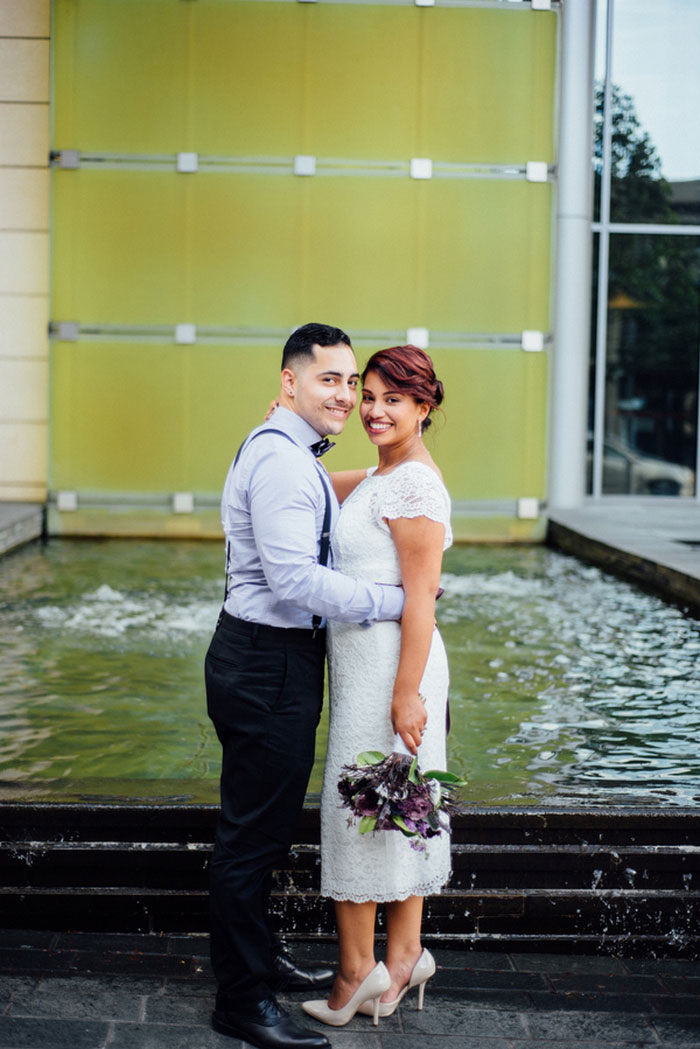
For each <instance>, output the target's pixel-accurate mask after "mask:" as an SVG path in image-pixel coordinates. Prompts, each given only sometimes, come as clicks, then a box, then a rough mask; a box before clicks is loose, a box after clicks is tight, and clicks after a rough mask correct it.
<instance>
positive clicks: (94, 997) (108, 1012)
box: [8, 980, 142, 1022]
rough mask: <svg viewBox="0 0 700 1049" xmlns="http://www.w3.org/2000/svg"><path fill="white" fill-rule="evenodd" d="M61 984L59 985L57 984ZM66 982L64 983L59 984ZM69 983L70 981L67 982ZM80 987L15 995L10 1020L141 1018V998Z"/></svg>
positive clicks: (50, 988) (123, 993)
mask: <svg viewBox="0 0 700 1049" xmlns="http://www.w3.org/2000/svg"><path fill="white" fill-rule="evenodd" d="M56 982H59V981H56ZM60 982H63V981H60ZM68 983H70V981H68ZM80 983H81V986H79V987H70V986H68V987H66V986H63V987H57V986H55V985H53V986H51V985H48V986H47V985H44V986H40V987H39V988H37V989H35V990H31V991H27V992H24V993H22V992H20V993H18V994H16V995H15V996H14V997H13V999H12V1002H11V1004H10V1007H9V1010H8V1015H10V1016H34V1017H40V1016H43V1017H47V1018H50V1019H61V1020H67V1019H74V1020H131V1021H134V1022H135V1021H137V1020H139V1019H140V1015H141V1003H142V997H141V995H139V994H135V993H134V992H131V993H129V992H125V991H122V990H121V989H120V990H114V991H109V990H105V989H104V988H98V987H95V986H94V984H87V985H86V981H84V980H82V981H80Z"/></svg>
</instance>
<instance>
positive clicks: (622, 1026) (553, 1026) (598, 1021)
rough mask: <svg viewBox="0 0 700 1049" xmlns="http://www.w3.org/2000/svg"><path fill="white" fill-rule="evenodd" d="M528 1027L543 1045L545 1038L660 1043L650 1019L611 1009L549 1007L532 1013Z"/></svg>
mask: <svg viewBox="0 0 700 1049" xmlns="http://www.w3.org/2000/svg"><path fill="white" fill-rule="evenodd" d="M526 1023H527V1027H528V1030H529V1033H530V1037H531V1038H532V1039H533V1040H534V1041H536V1042H537V1049H541V1043H542V1041H543V1040H546V1039H549V1040H550V1041H563V1042H565V1041H566V1040H567V1039H568V1040H569V1041H571V1042H573V1043H574V1044H578V1043H579V1042H583V1043H584V1045H585V1044H586V1042H591V1043H594V1044H597V1045H605V1046H606V1049H607V1046H608V1043H610V1042H622V1043H623V1044H624V1043H629V1042H632V1043H635V1044H636V1043H639V1044H640V1045H647V1044H652V1045H655V1044H658V1043H657V1039H656V1035H655V1033H654V1030H653V1028H652V1026H651V1022H650V1021H649V1020H647V1019H646V1018H644V1017H639V1016H626V1015H623V1016H621V1015H618V1014H611V1013H590V1012H571V1013H569V1012H565V1011H557V1012H555V1011H549V1012H541V1013H540V1012H538V1013H529V1014H528V1016H527V1020H526Z"/></svg>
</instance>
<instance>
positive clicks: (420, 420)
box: [418, 419, 423, 437]
mask: <svg viewBox="0 0 700 1049" xmlns="http://www.w3.org/2000/svg"><path fill="white" fill-rule="evenodd" d="M418 436H419V437H422V436H423V420H422V419H419V420H418Z"/></svg>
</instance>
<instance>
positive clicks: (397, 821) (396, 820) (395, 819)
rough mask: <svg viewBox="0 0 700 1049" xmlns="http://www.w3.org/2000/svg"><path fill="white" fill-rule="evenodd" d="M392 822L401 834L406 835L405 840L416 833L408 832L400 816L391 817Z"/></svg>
mask: <svg viewBox="0 0 700 1049" xmlns="http://www.w3.org/2000/svg"><path fill="white" fill-rule="evenodd" d="M392 821H393V822H394V823H395V824H396V826H397V827H398V828H399V830H400V831H401V833H402V834H405V835H406V837H407V838H413V837H415V834H416V832H415V831H414V830H409V828H408V827H407V826H406V824H405V823H404V821H403V818H402V817H401V816H392Z"/></svg>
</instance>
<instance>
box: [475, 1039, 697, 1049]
mask: <svg viewBox="0 0 700 1049" xmlns="http://www.w3.org/2000/svg"><path fill="white" fill-rule="evenodd" d="M651 1044H654V1045H655V1046H656V1047H657V1049H660V1046H659V1043H658V1042H654V1043H650V1042H646V1041H645V1042H639V1041H626V1042H606V1043H605V1049H637V1047H639V1049H645V1047H646V1046H648V1045H651ZM510 1046H511V1049H601V1043H600V1039H599V1038H597V1037H596V1038H593V1039H589V1040H585V1041H581V1040H579V1039H578V1038H576V1039H574V1040H572V1039H570V1038H564V1039H563V1040H561V1041H560V1040H559V1039H557V1040H556V1041H555V1042H540V1041H539V1040H538V1041H537V1042H536V1043H535V1042H532V1041H527V1042H520V1041H512V1042H511V1043H510ZM484 1049H491V1047H490V1045H488V1044H486V1045H484ZM666 1049H671V1047H670V1046H666ZM688 1049H694V1047H693V1046H690V1047H688Z"/></svg>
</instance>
